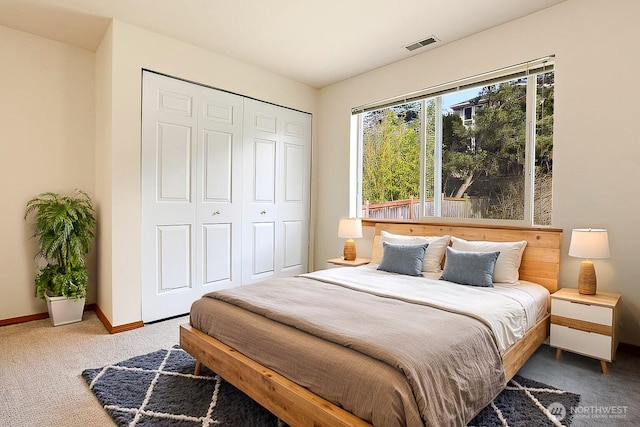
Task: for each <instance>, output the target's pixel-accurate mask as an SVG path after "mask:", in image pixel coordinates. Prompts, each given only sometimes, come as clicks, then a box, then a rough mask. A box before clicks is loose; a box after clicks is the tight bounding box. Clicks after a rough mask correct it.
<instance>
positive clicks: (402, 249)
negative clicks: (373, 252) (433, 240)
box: [378, 242, 429, 276]
mask: <svg viewBox="0 0 640 427" xmlns="http://www.w3.org/2000/svg"><path fill="white" fill-rule="evenodd" d="M427 246H429V244H428V243H423V244H420V245H397V244H393V243H387V242H383V243H382V251H383V252H382V261H381V262H380V265H379V266H378V270H382V271H387V272H389V273H399V274H406V275H407V276H422V260H423V259H424V254H425V252H426V250H427Z"/></svg>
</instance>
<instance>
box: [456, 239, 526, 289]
mask: <svg viewBox="0 0 640 427" xmlns="http://www.w3.org/2000/svg"><path fill="white" fill-rule="evenodd" d="M525 246H527V241H526V240H522V241H520V242H486V241H480V240H479V241H469V240H464V239H460V238H458V237H453V236H451V247H452V248H453V249H455V250H458V251H466V252H500V256H498V260H497V261H496V268H495V270H494V272H493V282H494V283H516V282H517V281H518V278H519V277H520V274H519V273H518V269H519V268H520V261H522V253H523V252H524V248H525Z"/></svg>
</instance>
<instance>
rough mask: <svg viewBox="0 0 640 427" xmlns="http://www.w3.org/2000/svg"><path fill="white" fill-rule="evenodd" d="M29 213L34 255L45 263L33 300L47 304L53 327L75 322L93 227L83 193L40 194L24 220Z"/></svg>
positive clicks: (80, 310) (80, 307)
mask: <svg viewBox="0 0 640 427" xmlns="http://www.w3.org/2000/svg"><path fill="white" fill-rule="evenodd" d="M32 213H33V216H34V220H35V223H34V232H33V237H34V238H36V239H37V240H38V245H39V250H38V253H37V255H40V256H41V257H42V258H44V259H45V260H46V262H47V265H46V266H44V267H41V268H40V270H39V271H38V274H37V275H36V278H35V291H36V292H35V294H36V297H38V298H40V299H42V300H45V301H47V308H48V309H49V317H50V318H51V322H52V323H53V325H54V326H57V325H62V324H66V323H72V322H79V321H81V320H82V313H83V311H84V302H85V299H86V296H87V283H88V274H87V267H86V265H85V256H86V255H87V253H88V252H89V250H90V249H91V244H92V241H93V230H94V227H95V224H96V220H95V211H94V210H93V205H92V203H91V199H90V198H89V196H88V195H87V194H86V193H85V192H83V191H77V192H76V194H74V195H73V196H63V195H60V194H57V193H51V192H49V193H42V194H40V195H39V196H37V197H34V198H33V199H31V200H30V201H29V202H28V203H27V208H26V212H25V215H24V217H25V220H26V219H27V217H28V216H29V215H30V214H32ZM37 255H36V256H37Z"/></svg>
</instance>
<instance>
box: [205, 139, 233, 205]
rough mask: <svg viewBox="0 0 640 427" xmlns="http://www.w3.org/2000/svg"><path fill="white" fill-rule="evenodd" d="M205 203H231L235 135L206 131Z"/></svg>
mask: <svg viewBox="0 0 640 427" xmlns="http://www.w3.org/2000/svg"><path fill="white" fill-rule="evenodd" d="M203 136H204V141H203V143H204V159H203V161H204V175H205V176H204V180H203V181H204V189H203V193H204V194H203V199H204V201H205V202H212V203H215V202H218V203H220V202H221V203H231V200H232V198H231V185H232V182H233V177H232V170H233V165H232V161H233V155H232V154H233V134H230V133H227V132H217V131H214V130H211V129H205V130H204V135H203Z"/></svg>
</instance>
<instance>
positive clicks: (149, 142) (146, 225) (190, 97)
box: [141, 73, 198, 322]
mask: <svg viewBox="0 0 640 427" xmlns="http://www.w3.org/2000/svg"><path fill="white" fill-rule="evenodd" d="M195 95H196V94H195V90H194V88H192V87H191V85H189V84H187V83H184V82H181V81H178V80H174V79H167V78H165V77H162V76H159V75H156V74H151V73H144V75H143V97H142V110H143V118H142V183H141V185H142V320H143V321H145V322H149V321H153V320H158V319H162V318H165V317H170V316H174V315H176V314H181V313H186V312H187V311H189V308H188V307H189V305H190V304H191V302H192V301H193V299H194V296H195V294H196V291H195V289H194V282H195V281H194V273H195V256H194V253H195V247H196V246H195V245H196V239H195V236H196V234H195V231H196V222H195V221H196V203H195V197H196V191H195V185H196V179H197V177H196V168H195V164H196V151H197V150H196V144H197V143H196V139H197V135H198V121H197V113H196V111H195V110H196V108H197V102H196V99H195V97H196V96H195Z"/></svg>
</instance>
